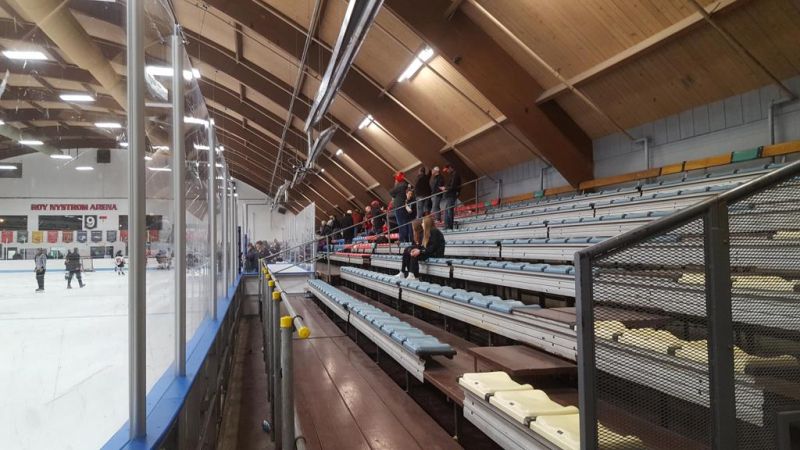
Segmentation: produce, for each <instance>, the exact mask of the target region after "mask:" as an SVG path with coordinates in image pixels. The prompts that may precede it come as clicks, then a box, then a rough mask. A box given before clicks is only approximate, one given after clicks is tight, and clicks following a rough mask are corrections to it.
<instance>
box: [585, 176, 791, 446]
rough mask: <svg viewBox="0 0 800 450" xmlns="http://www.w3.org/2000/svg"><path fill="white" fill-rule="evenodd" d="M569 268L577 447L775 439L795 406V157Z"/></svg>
mask: <svg viewBox="0 0 800 450" xmlns="http://www.w3.org/2000/svg"><path fill="white" fill-rule="evenodd" d="M576 273H577V274H578V276H577V277H576V305H577V308H578V314H579V318H580V319H579V328H578V333H579V334H578V336H579V337H578V358H579V361H578V363H579V395H580V411H581V434H582V436H583V437H582V448H584V449H593V448H619V445H622V444H623V443H622V442H615V439H616V437H618V436H625V435H637V436H638V437H639V438H640V439H641V441H642V442H644V443H645V445H646V446H647V447H648V448H692V447H698V448H709V447H711V448H718V449H733V448H742V449H771V448H781V447H780V445H781V442H784V441H785V440H786V439H785V438H786V437H787V436H789V435H790V432H789V427H790V426H791V421H790V420H785V419H786V417H796V416H797V411H800V365H798V356H800V285H799V284H798V283H800V281H799V280H800V163H793V164H791V165H789V166H786V167H784V168H782V169H779V170H777V171H775V172H772V173H769V174H767V175H765V176H763V177H760V178H758V179H755V180H753V181H751V182H749V183H746V184H744V185H742V186H740V187H738V188H735V189H733V190H731V191H728V192H726V193H724V194H722V195H719V196H717V197H713V198H710V199H708V200H706V201H704V202H702V203H699V204H697V205H694V206H692V207H689V208H687V209H685V210H682V211H679V212H677V213H675V214H673V215H671V216H668V217H665V218H663V219H661V220H658V221H655V222H653V223H650V224H648V225H646V226H643V227H641V228H639V229H636V230H633V231H631V232H629V233H626V234H623V235H620V236H617V237H615V238H612V239H609V240H607V241H605V242H603V243H601V244H598V245H595V246H593V247H590V248H587V249H585V250H583V251H580V252H578V253H577V254H576ZM600 307H602V310H600V309H599V308H600ZM615 313H617V314H615ZM622 313H624V314H622ZM632 314H633V315H635V316H636V317H638V320H636V321H635V322H631V321H627V322H626V321H622V320H614V318H615V317H623V316H627V317H631V315H632ZM620 431H622V432H621V433H620ZM782 439H783V440H782ZM795 445H797V443H795ZM787 448H788V447H787Z"/></svg>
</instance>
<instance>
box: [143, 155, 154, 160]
mask: <svg viewBox="0 0 800 450" xmlns="http://www.w3.org/2000/svg"><path fill="white" fill-rule="evenodd" d="M144 160H145V161H152V160H153V157H152V156H150V155H144Z"/></svg>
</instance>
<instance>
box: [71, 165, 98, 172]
mask: <svg viewBox="0 0 800 450" xmlns="http://www.w3.org/2000/svg"><path fill="white" fill-rule="evenodd" d="M75 170H79V171H81V172H89V171H92V170H94V167H92V166H78V167H76V168H75Z"/></svg>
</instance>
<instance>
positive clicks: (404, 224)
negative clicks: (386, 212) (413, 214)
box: [394, 208, 411, 242]
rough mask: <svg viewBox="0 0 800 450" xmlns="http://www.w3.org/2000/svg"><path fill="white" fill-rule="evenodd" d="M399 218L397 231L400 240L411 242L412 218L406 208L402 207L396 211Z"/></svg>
mask: <svg viewBox="0 0 800 450" xmlns="http://www.w3.org/2000/svg"><path fill="white" fill-rule="evenodd" d="M394 217H395V219H397V233H398V234H399V235H400V242H411V218H410V217H409V216H408V211H406V209H405V208H400V209H398V210H397V211H395V212H394Z"/></svg>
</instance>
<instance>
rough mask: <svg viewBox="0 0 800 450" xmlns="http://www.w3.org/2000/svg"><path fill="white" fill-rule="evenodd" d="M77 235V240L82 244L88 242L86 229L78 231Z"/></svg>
mask: <svg viewBox="0 0 800 450" xmlns="http://www.w3.org/2000/svg"><path fill="white" fill-rule="evenodd" d="M76 235H77V238H76V239H75V240H76V241H78V242H79V243H81V244H85V243H86V230H78V231H77V232H76Z"/></svg>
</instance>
